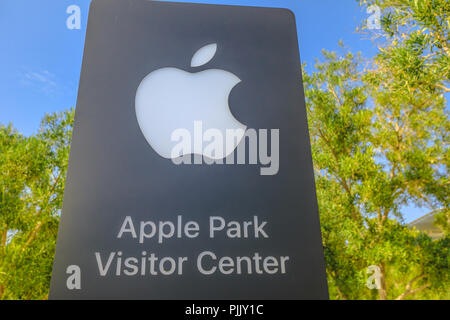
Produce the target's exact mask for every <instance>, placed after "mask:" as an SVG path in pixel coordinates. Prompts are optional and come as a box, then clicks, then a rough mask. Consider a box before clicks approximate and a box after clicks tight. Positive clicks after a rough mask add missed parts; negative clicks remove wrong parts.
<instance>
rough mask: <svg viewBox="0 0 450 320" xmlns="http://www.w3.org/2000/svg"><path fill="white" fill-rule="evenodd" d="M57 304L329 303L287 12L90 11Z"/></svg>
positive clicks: (138, 3) (103, 7) (135, 4)
mask: <svg viewBox="0 0 450 320" xmlns="http://www.w3.org/2000/svg"><path fill="white" fill-rule="evenodd" d="M50 298H52V299H327V298H328V291H327V284H326V275H325V267H324V258H323V248H322V242H321V235H320V225H319V216H318V208H317V201H316V194H315V187H314V174H313V167H312V161H311V150H310V142H309V135H308V128H307V119H306V110H305V102H304V96H303V88H302V79H301V68H300V57H299V51H298V40H297V33H296V24H295V18H294V15H293V14H292V12H290V11H288V10H285V9H273V8H255V7H237V6H219V5H200V4H184V3H164V2H156V1H144V0H96V1H93V2H92V4H91V8H90V14H89V22H88V29H87V36H86V45H85V52H84V60H83V67H82V73H81V81H80V87H79V95H78V103H77V109H76V117H75V128H74V133H73V142H72V149H71V154H70V160H69V171H68V177H67V185H66V192H65V196H64V207H63V212H62V217H61V224H60V228H59V234H58V241H57V248H56V256H55V263H54V268H53V276H52V281H51V291H50Z"/></svg>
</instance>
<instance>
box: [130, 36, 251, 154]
mask: <svg viewBox="0 0 450 320" xmlns="http://www.w3.org/2000/svg"><path fill="white" fill-rule="evenodd" d="M216 51H217V44H210V45H207V46H205V47H203V48H201V49H200V50H198V51H197V52H196V53H195V55H194V57H193V58H192V62H191V66H192V67H198V66H201V65H204V64H206V63H208V62H209V61H210V60H211V59H212V58H213V57H214V55H215V54H216ZM240 81H241V80H240V79H239V78H238V77H237V76H235V75H234V74H232V73H230V72H228V71H224V70H219V69H210V70H205V71H202V72H198V73H189V72H186V71H183V70H180V69H176V68H162V69H159V70H156V71H153V72H151V73H150V74H149V75H147V76H146V77H145V78H144V79H143V80H142V82H141V83H140V85H139V87H138V89H137V92H136V101H135V103H136V105H135V107H136V116H137V120H138V123H139V126H140V128H141V130H142V133H143V134H144V137H145V138H146V140H147V142H148V143H149V144H150V146H151V147H152V148H153V149H154V150H155V151H156V152H157V153H158V154H159V155H161V156H162V157H164V158H167V159H171V158H172V159H173V156H172V149H173V147H174V146H175V144H176V143H175V142H174V141H172V139H171V136H172V133H173V132H174V131H175V130H177V129H180V128H183V129H186V130H188V131H189V132H190V134H191V136H194V135H195V132H194V123H198V122H199V121H201V123H202V126H203V130H208V129H215V130H216V132H217V130H219V131H220V133H221V134H222V137H226V131H227V130H239V131H238V132H240V133H239V134H238V136H237V139H235V140H234V141H233V143H228V144H227V143H226V141H225V140H224V141H223V146H224V147H225V146H226V147H225V148H224V150H223V152H219V153H218V154H216V156H215V157H213V158H216V159H222V158H225V157H227V156H228V155H230V154H231V153H232V152H233V151H234V150H235V149H236V147H237V146H238V144H239V143H240V141H241V140H242V138H243V137H244V135H245V130H246V128H247V127H246V126H245V125H243V124H242V123H240V122H239V121H238V120H236V119H235V118H234V117H233V115H232V114H231V111H230V108H229V106H228V98H229V95H230V93H231V90H232V89H233V88H234V87H235V86H236V85H237V84H238V83H239V82H240ZM194 153H195V154H200V155H204V154H203V149H202V148H199V147H198V146H196V145H195V144H193V146H192V148H190V151H189V153H188V154H194ZM182 155H183V156H184V155H185V154H182ZM178 156H180V155H178Z"/></svg>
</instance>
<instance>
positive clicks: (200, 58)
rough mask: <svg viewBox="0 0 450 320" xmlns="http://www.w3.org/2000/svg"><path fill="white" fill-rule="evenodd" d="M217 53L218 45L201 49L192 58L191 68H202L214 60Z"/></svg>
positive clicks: (209, 45)
mask: <svg viewBox="0 0 450 320" xmlns="http://www.w3.org/2000/svg"><path fill="white" fill-rule="evenodd" d="M216 52H217V43H212V44H208V45H206V46H204V47H202V48H201V49H199V50H198V51H197V52H196V53H195V54H194V56H193V57H192V61H191V67H200V66H202V65H204V64H207V63H208V62H209V61H211V59H212V58H214V55H215V54H216Z"/></svg>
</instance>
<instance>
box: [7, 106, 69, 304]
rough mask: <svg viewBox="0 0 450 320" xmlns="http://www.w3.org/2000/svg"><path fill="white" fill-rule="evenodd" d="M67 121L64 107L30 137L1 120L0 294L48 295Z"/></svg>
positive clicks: (63, 173) (11, 296) (64, 167)
mask: <svg viewBox="0 0 450 320" xmlns="http://www.w3.org/2000/svg"><path fill="white" fill-rule="evenodd" d="M72 123H73V110H69V111H66V112H62V113H56V114H52V115H47V116H45V118H44V119H43V121H42V125H41V129H40V131H39V133H38V134H36V135H34V136H31V137H24V136H22V135H21V134H19V133H18V132H17V131H15V130H14V129H13V128H12V126H11V125H9V126H0V171H1V175H0V239H1V242H0V299H42V298H45V297H46V296H47V295H48V289H49V283H50V276H51V269H52V263H53V256H54V248H55V241H56V234H57V230H58V222H59V215H60V210H61V206H62V196H63V190H64V183H65V177H66V170H67V161H68V154H69V147H70V138H71V133H72Z"/></svg>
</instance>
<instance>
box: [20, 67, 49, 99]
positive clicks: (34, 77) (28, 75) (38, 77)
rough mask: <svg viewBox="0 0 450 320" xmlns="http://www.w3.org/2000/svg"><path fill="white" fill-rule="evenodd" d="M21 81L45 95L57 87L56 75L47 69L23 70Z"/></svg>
mask: <svg viewBox="0 0 450 320" xmlns="http://www.w3.org/2000/svg"><path fill="white" fill-rule="evenodd" d="M21 83H22V85H24V86H27V87H32V88H34V89H37V90H39V91H42V92H43V93H44V94H46V95H47V96H52V95H53V94H55V93H56V90H57V88H58V85H57V81H56V75H55V74H53V73H51V72H50V71H48V70H41V71H24V72H22V73H21Z"/></svg>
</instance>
